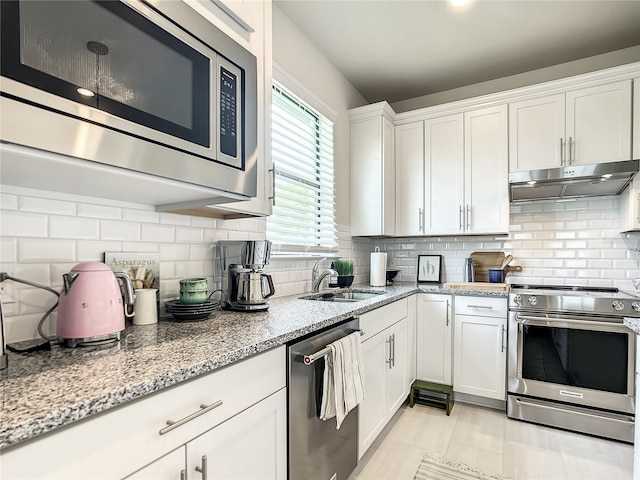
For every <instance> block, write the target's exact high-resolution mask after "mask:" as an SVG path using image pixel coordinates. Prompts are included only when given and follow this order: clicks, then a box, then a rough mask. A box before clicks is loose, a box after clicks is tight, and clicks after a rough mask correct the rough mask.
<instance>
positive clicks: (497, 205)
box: [464, 105, 509, 234]
mask: <svg viewBox="0 0 640 480" xmlns="http://www.w3.org/2000/svg"><path fill="white" fill-rule="evenodd" d="M464 130H465V132H464V134H465V140H464V172H465V181H464V183H465V187H464V232H465V233H467V234H478V233H507V232H508V231H509V186H508V180H509V171H508V170H509V167H508V157H507V155H508V151H507V142H508V134H507V106H506V105H500V106H497V107H490V108H483V109H481V110H474V111H472V112H466V113H465V114H464Z"/></svg>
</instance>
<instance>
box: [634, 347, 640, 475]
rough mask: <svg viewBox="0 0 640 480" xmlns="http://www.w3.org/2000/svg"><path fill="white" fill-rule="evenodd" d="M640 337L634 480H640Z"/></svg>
mask: <svg viewBox="0 0 640 480" xmlns="http://www.w3.org/2000/svg"><path fill="white" fill-rule="evenodd" d="M639 349H640V337H639V336H638V335H636V424H635V429H634V432H633V480H640V428H638V412H640V355H638V352H640V350H639Z"/></svg>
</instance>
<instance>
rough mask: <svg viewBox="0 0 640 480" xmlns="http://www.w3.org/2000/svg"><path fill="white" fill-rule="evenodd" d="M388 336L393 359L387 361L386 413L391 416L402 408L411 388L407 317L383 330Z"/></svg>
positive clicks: (389, 349)
mask: <svg viewBox="0 0 640 480" xmlns="http://www.w3.org/2000/svg"><path fill="white" fill-rule="evenodd" d="M383 334H384V335H385V336H387V340H386V343H387V351H388V352H389V358H390V359H391V361H390V362H389V363H387V369H386V371H385V374H386V389H385V393H386V401H385V405H386V409H387V411H386V414H387V418H391V417H392V416H393V414H394V413H396V411H397V410H398V409H399V408H400V406H401V405H402V404H403V402H404V401H405V399H406V398H407V394H408V393H409V390H408V388H407V363H408V361H409V352H408V351H407V319H406V318H404V319H402V320H400V321H399V322H398V323H396V324H395V325H393V326H392V327H390V328H388V329H387V330H385V331H384V332H383Z"/></svg>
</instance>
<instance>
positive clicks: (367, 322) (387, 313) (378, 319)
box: [360, 298, 408, 342]
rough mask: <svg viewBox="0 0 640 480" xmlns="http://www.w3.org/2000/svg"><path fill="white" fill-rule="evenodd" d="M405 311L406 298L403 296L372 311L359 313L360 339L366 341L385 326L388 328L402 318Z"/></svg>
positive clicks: (406, 308)
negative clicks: (362, 333) (361, 333)
mask: <svg viewBox="0 0 640 480" xmlns="http://www.w3.org/2000/svg"><path fill="white" fill-rule="evenodd" d="M407 312H408V300H407V299H406V298H403V299H402V300H398V301H397V302H393V303H390V304H389V305H385V306H384V307H380V308H377V309H376V310H373V311H372V312H367V313H364V314H362V315H360V328H361V329H362V330H364V335H363V337H362V341H363V342H364V341H366V340H367V339H368V338H371V337H373V336H374V335H376V334H378V333H380V332H381V331H382V330H384V329H385V328H389V327H390V326H391V325H393V324H394V323H396V322H398V321H400V320H402V319H403V318H405V317H406V316H407Z"/></svg>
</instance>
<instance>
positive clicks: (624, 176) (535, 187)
mask: <svg viewBox="0 0 640 480" xmlns="http://www.w3.org/2000/svg"><path fill="white" fill-rule="evenodd" d="M639 167H640V160H625V161H622V162H610V163H597V164H593V165H570V166H565V167H558V168H549V169H545V170H531V171H527V172H512V173H510V174H509V199H510V200H511V202H512V203H515V202H524V201H531V200H548V199H562V198H579V197H595V196H604V195H619V194H621V193H622V191H623V190H624V189H625V188H627V185H629V183H630V182H631V179H632V178H633V177H634V175H635V174H636V173H638V168H639Z"/></svg>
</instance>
